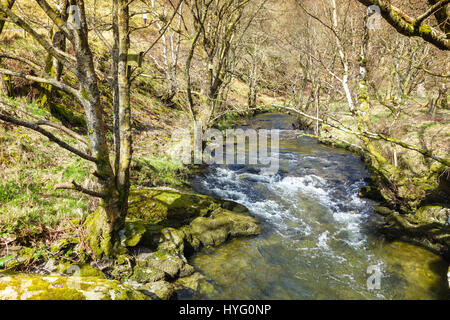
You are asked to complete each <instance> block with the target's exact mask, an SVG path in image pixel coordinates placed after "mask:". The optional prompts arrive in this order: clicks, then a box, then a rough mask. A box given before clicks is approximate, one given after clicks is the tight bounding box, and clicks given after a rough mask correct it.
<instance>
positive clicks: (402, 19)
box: [358, 0, 450, 50]
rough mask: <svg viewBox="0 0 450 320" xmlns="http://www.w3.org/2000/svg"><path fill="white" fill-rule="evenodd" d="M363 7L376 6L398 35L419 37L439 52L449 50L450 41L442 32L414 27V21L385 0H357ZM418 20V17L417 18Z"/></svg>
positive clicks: (422, 25)
mask: <svg viewBox="0 0 450 320" xmlns="http://www.w3.org/2000/svg"><path fill="white" fill-rule="evenodd" d="M358 1H359V2H360V3H362V4H363V5H365V6H367V7H369V6H372V5H376V6H378V7H379V8H380V10H381V15H382V16H383V18H384V19H385V20H386V21H387V22H388V23H389V24H390V25H391V26H393V27H394V28H395V29H396V30H397V31H398V32H399V33H401V34H403V35H405V36H408V37H414V36H416V37H421V38H422V39H424V40H425V41H427V42H429V43H431V44H433V45H435V46H436V47H437V48H439V49H441V50H450V40H449V39H448V38H447V35H446V34H445V33H443V32H439V31H437V30H436V29H434V28H432V27H430V26H428V25H424V24H422V23H420V24H419V25H415V23H414V22H415V21H416V20H415V19H414V18H412V17H410V16H408V15H407V14H406V13H404V12H402V11H401V10H400V9H399V8H396V7H394V6H392V5H390V4H389V1H386V0H358ZM419 18H420V17H419Z"/></svg>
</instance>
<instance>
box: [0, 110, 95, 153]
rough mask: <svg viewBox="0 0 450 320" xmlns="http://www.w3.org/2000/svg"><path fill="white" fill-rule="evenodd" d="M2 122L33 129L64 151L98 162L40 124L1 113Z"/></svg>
mask: <svg viewBox="0 0 450 320" xmlns="http://www.w3.org/2000/svg"><path fill="white" fill-rule="evenodd" d="M0 120H2V121H5V122H8V123H11V124H14V125H16V126H21V127H25V128H29V129H32V130H34V131H37V132H39V133H40V134H42V135H44V136H46V137H47V138H48V139H49V140H50V141H52V142H55V143H56V144H57V145H59V146H60V147H62V148H64V149H66V150H68V151H70V152H72V153H74V154H76V155H77V156H79V157H81V158H83V159H85V160H88V161H91V162H97V160H96V159H95V158H94V157H92V156H90V155H88V154H86V153H84V152H82V151H80V150H78V149H75V148H74V147H72V146H70V145H69V144H67V143H66V142H64V141H62V140H61V139H59V138H57V137H56V136H55V135H53V134H52V133H51V132H49V131H47V130H45V129H43V128H41V127H40V125H39V124H38V122H27V121H23V120H20V119H16V118H13V117H11V116H9V115H6V114H5V113H0Z"/></svg>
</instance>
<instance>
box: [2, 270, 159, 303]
mask: <svg viewBox="0 0 450 320" xmlns="http://www.w3.org/2000/svg"><path fill="white" fill-rule="evenodd" d="M0 300H151V298H150V297H148V296H146V295H145V294H143V293H141V292H139V291H137V290H135V289H133V288H132V287H130V286H128V285H126V284H121V283H120V282H118V281H115V280H106V279H102V278H98V277H65V276H44V275H37V274H25V273H17V274H12V273H9V274H0Z"/></svg>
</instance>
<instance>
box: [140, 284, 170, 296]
mask: <svg viewBox="0 0 450 320" xmlns="http://www.w3.org/2000/svg"><path fill="white" fill-rule="evenodd" d="M138 290H139V291H141V292H142V293H144V294H145V295H147V296H150V297H152V298H153V299H155V300H156V299H159V300H171V299H173V298H174V297H175V287H174V285H173V284H172V283H170V282H167V281H156V282H152V283H148V284H145V285H143V286H140V287H139V288H138Z"/></svg>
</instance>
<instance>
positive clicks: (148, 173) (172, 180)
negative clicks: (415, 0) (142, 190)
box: [133, 157, 189, 187]
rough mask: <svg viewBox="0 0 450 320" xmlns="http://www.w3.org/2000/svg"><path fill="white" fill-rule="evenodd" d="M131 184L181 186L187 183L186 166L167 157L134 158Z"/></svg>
mask: <svg viewBox="0 0 450 320" xmlns="http://www.w3.org/2000/svg"><path fill="white" fill-rule="evenodd" d="M134 162H135V165H134V170H133V178H134V179H133V184H134V185H144V186H150V187H153V186H171V187H182V186H185V185H187V184H188V175H189V170H188V168H187V167H186V166H185V165H184V164H183V163H182V162H180V161H175V160H172V159H170V158H169V157H158V158H157V157H146V158H144V157H142V158H135V159H134Z"/></svg>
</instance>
